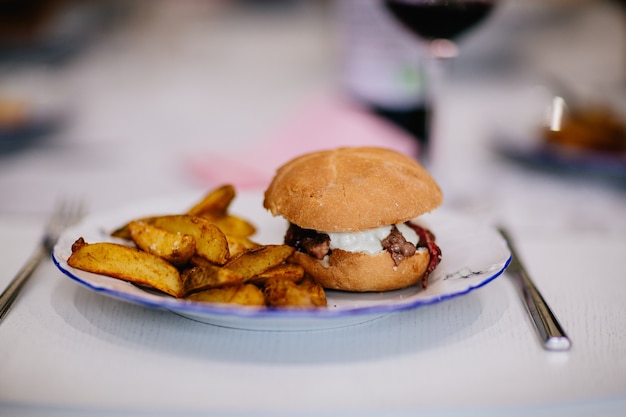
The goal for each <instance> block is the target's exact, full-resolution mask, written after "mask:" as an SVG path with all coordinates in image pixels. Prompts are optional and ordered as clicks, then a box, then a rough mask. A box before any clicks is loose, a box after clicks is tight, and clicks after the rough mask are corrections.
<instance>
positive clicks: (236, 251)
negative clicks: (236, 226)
mask: <svg viewBox="0 0 626 417" xmlns="http://www.w3.org/2000/svg"><path fill="white" fill-rule="evenodd" d="M226 241H227V242H228V251H229V252H230V258H231V259H233V258H235V257H236V256H239V255H241V254H242V253H244V252H247V251H249V250H250V249H256V248H259V247H260V246H261V245H260V244H259V243H256V242H254V241H252V240H250V239H248V238H247V237H239V236H231V235H228V234H227V235H226Z"/></svg>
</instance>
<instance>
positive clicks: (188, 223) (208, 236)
mask: <svg viewBox="0 0 626 417" xmlns="http://www.w3.org/2000/svg"><path fill="white" fill-rule="evenodd" d="M152 225H154V226H156V227H159V228H161V229H165V230H167V231H169V232H173V233H176V232H178V233H183V234H186V235H191V236H193V237H194V238H195V240H196V254H197V255H200V256H202V257H204V258H206V259H208V260H209V261H211V262H212V263H214V264H217V265H223V264H225V263H226V261H228V259H229V258H230V252H229V250H228V241H227V240H226V236H225V235H224V233H222V231H221V230H220V229H219V228H218V227H217V226H216V225H214V224H213V223H211V222H209V221H208V220H206V219H203V218H202V217H198V216H189V215H186V214H173V215H168V216H159V217H155V218H153V219H152Z"/></svg>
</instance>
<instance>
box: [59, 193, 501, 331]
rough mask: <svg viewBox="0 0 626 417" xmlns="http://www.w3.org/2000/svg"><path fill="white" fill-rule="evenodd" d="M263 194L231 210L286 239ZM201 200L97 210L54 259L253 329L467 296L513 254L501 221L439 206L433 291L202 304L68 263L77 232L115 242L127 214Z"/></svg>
mask: <svg viewBox="0 0 626 417" xmlns="http://www.w3.org/2000/svg"><path fill="white" fill-rule="evenodd" d="M262 198H263V197H262V193H258V192H252V193H244V194H239V195H238V196H237V197H236V199H235V201H234V202H233V204H232V207H231V212H233V213H234V214H237V215H239V216H241V217H244V218H247V219H249V220H250V221H251V222H252V223H254V224H255V225H256V226H257V227H258V234H257V236H255V238H256V240H257V241H259V242H261V243H281V242H282V237H283V234H284V231H285V230H286V223H285V222H284V221H283V220H282V219H277V218H273V217H271V215H269V213H267V212H266V211H265V210H264V209H263V208H262ZM198 199H199V194H193V195H191V196H179V197H164V198H161V199H158V200H153V201H150V202H143V203H138V204H133V205H131V206H128V207H123V208H121V209H119V210H115V211H110V212H106V213H96V214H93V215H91V216H89V217H87V218H85V219H84V220H83V221H82V222H81V223H80V224H78V225H76V226H74V227H72V228H69V229H67V230H66V231H65V232H64V233H63V234H62V236H61V238H60V239H59V241H58V243H57V245H56V246H55V248H54V250H53V261H54V263H55V265H56V266H57V268H58V269H59V270H60V271H62V272H63V273H64V274H65V275H67V276H68V277H69V278H71V279H72V280H74V281H76V282H78V283H80V284H81V285H83V286H85V287H87V288H89V289H91V290H93V291H96V292H99V293H102V294H105V295H107V296H111V297H114V298H117V299H119V300H123V301H127V302H131V303H135V304H139V305H143V306H145V307H149V308H157V309H165V310H170V311H172V312H174V313H177V314H179V315H182V316H184V317H187V318H190V319H194V320H197V321H201V322H204V323H209V324H215V325H220V326H226V327H234V328H241V329H251V330H312V329H325V328H334V327H343V326H346V325H352V324H358V323H362V322H366V321H370V320H372V319H374V318H377V317H380V316H383V315H386V314H389V313H393V312H399V311H404V310H409V309H414V308H417V307H422V306H427V305H431V304H435V303H439V302H442V301H445V300H449V299H452V298H455V297H459V296H462V295H465V294H467V293H469V292H471V291H473V290H476V289H477V288H480V287H482V286H484V285H486V284H487V283H489V282H491V281H492V280H494V279H495V278H497V277H498V276H500V275H501V274H502V272H503V271H504V270H505V269H506V267H507V266H508V264H509V262H510V260H511V253H510V251H509V249H508V246H507V245H506V242H505V241H504V239H503V238H502V237H501V236H500V235H499V233H498V232H497V231H496V230H495V229H494V228H492V227H490V226H486V225H482V224H479V223H477V222H475V221H473V220H472V219H470V218H467V217H465V216H463V215H460V214H458V213H454V212H449V211H447V210H444V209H438V210H436V211H434V212H432V213H429V214H426V215H423V216H421V217H420V218H419V219H418V220H417V221H419V222H420V223H421V224H423V225H424V226H426V227H428V228H429V229H430V230H431V231H432V232H433V233H434V234H435V236H436V237H437V243H438V244H439V246H440V247H441V249H442V253H443V256H442V262H441V263H440V264H439V266H438V267H437V268H436V269H435V271H433V273H432V274H431V276H430V280H429V286H428V288H427V289H426V290H423V289H421V286H419V285H417V286H413V287H409V288H406V289H402V290H396V291H388V292H381V293H348V292H341V291H327V299H328V307H327V308H316V309H284V308H283V309H278V308H256V307H243V306H231V305H224V304H211V303H199V302H193V301H189V300H183V299H176V298H173V297H170V296H168V295H163V294H160V293H157V292H152V291H149V290H146V289H142V288H140V287H138V286H136V285H133V284H131V283H128V282H125V281H121V280H118V279H115V278H110V277H105V276H102V275H97V274H92V273H88V272H85V271H80V270H77V269H74V268H72V267H70V266H69V265H67V262H66V261H67V258H68V257H69V255H70V253H71V245H72V243H73V242H74V241H75V240H76V239H77V238H78V237H81V236H82V237H84V238H85V240H86V241H87V242H95V241H105V240H108V241H114V240H115V239H113V238H111V237H110V234H109V232H110V231H111V230H113V229H115V228H117V227H119V226H121V225H122V224H124V223H126V222H127V221H129V220H131V219H133V218H138V217H144V216H146V215H151V214H172V213H181V212H183V211H185V210H186V208H188V207H191V205H192V203H193V202H195V201H197V200H198Z"/></svg>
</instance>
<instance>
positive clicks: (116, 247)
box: [67, 237, 183, 297]
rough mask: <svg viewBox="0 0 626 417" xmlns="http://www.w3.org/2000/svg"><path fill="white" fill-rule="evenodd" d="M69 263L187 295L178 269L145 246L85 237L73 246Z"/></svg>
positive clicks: (84, 269) (168, 292) (164, 290)
mask: <svg viewBox="0 0 626 417" xmlns="http://www.w3.org/2000/svg"><path fill="white" fill-rule="evenodd" d="M67 263H68V265H69V266H71V267H73V268H77V269H81V270H83V271H87V272H93V273H96V274H102V275H107V276H110V277H114V278H119V279H123V280H125V281H129V282H134V283H136V284H142V285H148V286H150V287H153V288H156V289H157V290H160V291H163V292H164V293H167V294H169V295H172V296H174V297H182V295H183V285H182V281H181V278H180V273H179V272H178V269H176V267H174V266H173V265H172V264H170V263H169V262H167V261H165V260H164V259H163V258H160V257H158V256H156V255H153V254H151V253H148V252H144V251H142V250H141V249H137V248H133V247H129V246H124V245H120V244H118V243H109V242H98V243H86V242H85V241H84V239H83V238H82V237H81V238H79V239H78V240H76V242H74V244H73V245H72V254H71V255H70V257H69V258H68V260H67Z"/></svg>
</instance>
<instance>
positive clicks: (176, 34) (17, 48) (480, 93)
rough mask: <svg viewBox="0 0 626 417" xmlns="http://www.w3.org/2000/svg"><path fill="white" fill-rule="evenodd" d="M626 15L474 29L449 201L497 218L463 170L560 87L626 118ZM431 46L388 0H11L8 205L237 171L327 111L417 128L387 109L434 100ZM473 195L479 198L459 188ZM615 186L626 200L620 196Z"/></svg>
mask: <svg viewBox="0 0 626 417" xmlns="http://www.w3.org/2000/svg"><path fill="white" fill-rule="evenodd" d="M625 10H626V8H625V6H624V3H623V2H620V1H617V0H550V1H548V0H502V1H501V2H500V3H499V4H498V6H497V7H496V8H495V9H494V11H493V13H492V15H491V16H490V17H489V19H488V20H487V21H485V22H484V23H483V24H481V25H480V26H479V27H477V28H475V29H474V30H472V31H470V32H468V33H467V34H466V35H465V36H464V37H463V38H462V39H460V41H459V45H458V46H459V53H458V56H457V57H456V58H455V59H454V61H453V62H451V64H450V65H449V66H448V68H447V72H446V74H445V82H444V83H443V86H442V90H443V91H444V94H443V95H442V108H441V111H440V113H439V114H438V117H439V120H443V121H445V122H442V123H441V126H439V125H438V131H437V140H438V141H437V143H435V144H433V147H434V154H435V156H434V161H436V162H437V164H436V165H433V166H437V167H446V168H445V170H444V171H447V173H448V174H449V175H446V174H442V173H440V171H437V175H441V177H440V178H439V180H440V181H441V182H442V184H443V186H444V187H445V188H446V189H447V190H450V192H449V195H450V197H451V198H450V199H449V202H450V204H458V205H463V207H465V208H466V209H468V210H469V209H472V208H473V209H475V210H480V207H482V205H484V204H485V203H484V202H485V201H489V199H490V198H491V199H493V198H499V196H498V195H496V196H494V195H493V193H492V192H491V191H490V188H492V187H493V185H491V183H490V181H492V180H493V179H492V178H489V175H490V171H489V170H486V171H485V172H484V174H481V175H483V176H480V175H479V176H478V177H476V176H474V177H471V179H469V177H468V176H467V175H463V173H464V172H469V171H472V170H475V168H476V166H477V165H480V164H481V162H482V161H483V160H484V159H485V158H487V155H491V153H490V152H489V149H487V148H488V145H489V143H490V141H491V140H492V139H493V138H494V137H496V136H497V134H498V132H502V131H505V132H506V134H507V135H509V136H515V135H516V134H519V133H520V132H526V133H523V134H528V131H529V129H533V128H537V126H538V125H539V124H540V122H538V120H540V118H541V117H542V115H543V114H544V113H545V111H546V108H547V107H546V105H547V104H548V103H549V99H550V98H551V97H552V95H553V94H552V93H553V92H555V91H558V92H560V93H562V94H564V95H566V96H567V97H570V98H571V102H576V101H583V100H586V101H588V102H590V101H594V100H599V101H602V102H610V103H611V106H612V107H613V108H615V109H617V110H616V111H618V112H621V111H623V109H622V108H621V107H620V106H623V98H624V96H626V94H625V93H626V17H625V16H626V11H625ZM423 54H424V52H423V48H422V46H421V45H419V44H418V42H416V41H415V39H413V38H412V37H411V36H410V35H409V34H408V33H407V32H406V31H404V30H402V29H401V28H400V27H399V26H398V25H397V24H396V22H393V21H392V20H391V17H390V16H389V15H388V14H386V13H384V11H383V10H382V9H381V7H380V3H378V2H376V1H366V0H357V1H352V0H335V1H332V0H321V1H305V0H259V1H253V0H247V1H245V0H237V1H235V0H231V1H226V0H221V1H219V0H216V1H200V0H189V1H167V0H154V1H147V0H132V1H131V0H125V1H118V0H106V1H104V0H103V1H98V0H91V1H87V0H83V1H72V0H47V1H45V0H40V1H36V0H0V196H1V197H0V211H2V212H14V213H39V212H44V211H47V210H48V208H49V207H48V206H49V204H51V202H52V201H54V200H55V198H56V197H57V196H58V195H59V194H60V193H76V194H81V195H86V196H87V197H88V198H89V200H90V201H91V205H92V206H93V207H98V208H102V209H106V208H107V207H111V206H117V205H119V204H120V202H121V201H124V200H128V199H132V198H134V199H137V198H142V197H146V196H154V195H158V194H161V193H173V192H183V191H186V190H192V189H198V188H204V187H206V186H208V185H210V184H211V182H212V179H211V178H208V177H207V176H206V175H204V176H203V174H202V173H200V174H199V171H198V170H197V169H194V166H196V168H197V164H198V163H199V162H198V161H199V160H200V161H202V160H203V159H204V158H206V161H207V162H206V163H207V164H211V163H212V162H211V161H212V158H213V157H214V156H220V155H221V156H224V155H227V156H228V157H229V158H230V161H231V162H232V164H231V165H227V166H226V167H221V168H220V169H223V170H224V171H226V172H225V174H228V170H229V169H232V171H236V170H237V169H238V168H237V167H238V165H237V163H241V164H242V165H246V164H249V163H250V161H249V160H245V158H251V156H250V155H247V156H245V157H244V155H246V150H249V149H254V150H255V151H256V150H258V149H259V147H261V148H262V147H264V146H267V147H268V148H269V149H267V151H268V152H267V154H257V157H258V158H261V159H259V161H261V160H262V158H264V157H265V155H270V154H271V153H272V152H274V151H275V149H272V148H271V147H272V146H274V147H277V146H278V147H280V146H287V145H286V143H287V142H286V141H285V140H283V141H282V142H277V141H274V142H272V141H271V140H270V141H268V142H267V145H264V143H265V142H263V140H265V139H266V138H268V137H271V136H272V134H273V132H276V131H279V130H280V128H281V126H284V125H285V124H286V123H288V122H289V121H290V120H292V119H293V118H294V117H295V116H296V115H301V114H302V112H303V111H305V110H303V109H307V108H310V107H307V106H310V104H311V103H320V102H324V103H328V102H329V101H333V100H345V101H347V102H350V103H355V104H356V105H357V106H359V108H360V109H364V110H365V111H366V112H369V113H371V115H372V117H375V118H376V119H377V120H378V121H380V123H383V124H386V125H389V126H390V128H391V129H392V130H393V129H396V128H398V130H397V131H395V130H393V132H394V134H396V135H397V136H402V135H408V136H410V135H411V134H415V129H417V128H416V127H414V126H410V125H407V124H406V123H405V122H403V121H402V120H398V119H397V118H396V119H393V118H390V116H389V113H386V112H385V111H382V110H397V109H400V110H401V111H404V110H410V109H411V108H412V107H414V106H418V105H419V100H421V97H422V95H423V94H424V91H427V90H426V89H427V88H428V82H429V80H428V77H427V76H426V75H424V72H423V67H422V65H423V64H424V60H425V58H424V56H423ZM400 67H401V68H402V70H401V72H402V74H403V76H402V77H400V78H398V71H399V70H398V68H400ZM392 73H393V74H394V75H393V76H392V75H390V74H392ZM392 77H395V78H393V79H392ZM446 92H447V94H446ZM392 119H393V120H392ZM398 123H399V124H400V125H399V126H398ZM323 125H324V120H319V123H318V126H317V128H319V129H322V128H323ZM310 128H311V126H310V125H307V127H306V128H304V127H303V128H302V129H301V130H298V129H297V128H294V129H293V130H291V132H292V136H291V138H289V139H288V140H291V141H293V142H294V143H297V142H298V141H299V140H307V141H311V140H315V136H314V135H313V139H312V138H311V137H312V136H311V134H309V135H305V134H304V133H303V134H302V136H300V133H301V132H302V131H303V130H305V129H308V130H309V133H310ZM406 129H408V131H407V130H406ZM322 134H323V132H321V133H320V135H322ZM418 134H419V133H418ZM262 138H263V139H262ZM248 153H249V152H248ZM238 155H241V157H239V156H238ZM459 155H461V157H459ZM268 158H270V159H271V157H268ZM433 164H434V162H433ZM622 164H623V162H622ZM453 173H456V174H457V175H451V174H453ZM227 177H228V175H226V178H227ZM214 180H215V182H217V181H219V180H220V179H219V178H215V179H214ZM469 181H471V183H468V182H469ZM468 187H473V188H475V189H476V192H475V193H474V194H473V195H474V196H476V195H478V196H480V198H478V199H474V200H471V201H470V200H467V199H466V196H464V195H463V194H462V193H461V192H459V193H456V191H460V190H464V189H466V188H468ZM607 196H608V197H607V198H610V199H611V201H612V202H613V203H617V204H624V202H623V193H621V192H620V193H619V194H617V195H616V194H615V193H614V191H607ZM576 198H580V197H572V200H575V199H576ZM613 203H612V204H613ZM597 214H598V212H597V211H594V212H593V215H594V216H595V215H597ZM623 230H626V226H624V229H623Z"/></svg>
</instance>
